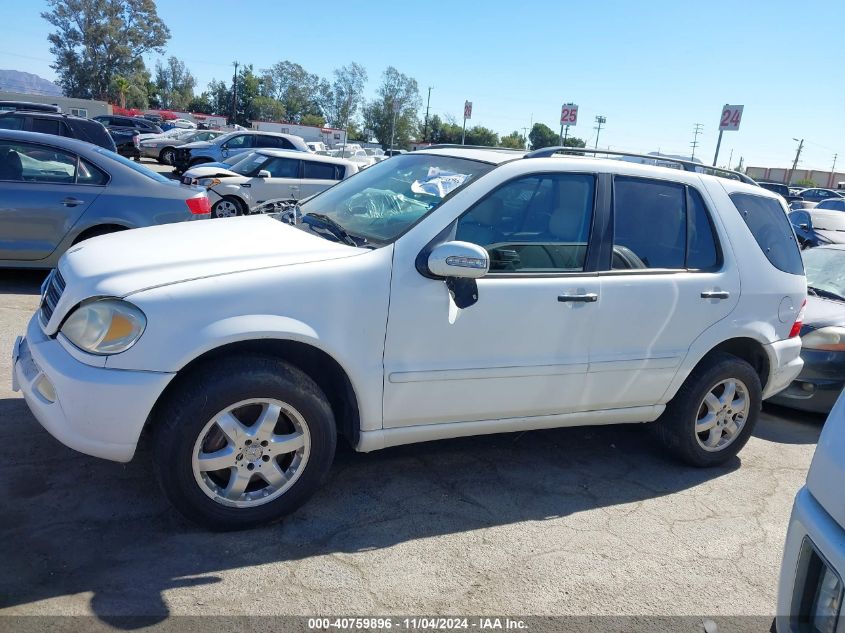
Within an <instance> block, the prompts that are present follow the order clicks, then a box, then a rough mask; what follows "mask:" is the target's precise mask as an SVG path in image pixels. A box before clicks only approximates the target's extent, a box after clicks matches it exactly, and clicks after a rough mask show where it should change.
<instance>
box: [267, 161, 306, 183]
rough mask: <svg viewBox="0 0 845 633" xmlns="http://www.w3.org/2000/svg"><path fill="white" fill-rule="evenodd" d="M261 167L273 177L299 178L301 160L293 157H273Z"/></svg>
mask: <svg viewBox="0 0 845 633" xmlns="http://www.w3.org/2000/svg"><path fill="white" fill-rule="evenodd" d="M261 169H263V170H267V171H269V172H270V176H271V177H272V178H299V161H298V160H294V159H292V158H271V159H270V160H269V161H268V162H267V163H265V164H264V166H263V167H262V168H261Z"/></svg>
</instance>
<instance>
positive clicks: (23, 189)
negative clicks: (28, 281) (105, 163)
mask: <svg viewBox="0 0 845 633" xmlns="http://www.w3.org/2000/svg"><path fill="white" fill-rule="evenodd" d="M105 180H106V176H105V174H103V173H102V172H100V171H99V170H97V169H96V168H95V167H93V166H92V165H88V164H86V163H85V162H84V161H82V162H80V163H79V164H78V163H77V157H76V156H75V155H74V154H71V153H69V152H66V151H64V150H60V149H57V148H54V147H51V146H48V145H37V144H34V143H21V142H17V141H3V142H2V143H0V260H26V261H37V260H40V259H44V258H46V257H48V256H49V255H50V254H51V253H52V252H53V251H54V250H56V247H57V246H58V245H59V243H60V242H61V241H62V239H64V237H65V235H67V233H68V231H69V230H70V229H71V227H72V226H73V225H74V224H75V223H76V221H77V220H78V219H79V218H80V217H81V216H82V214H83V213H85V210H86V209H87V208H88V207H89V206H90V204H91V203H92V202H93V201H94V200H95V199H96V198H97V196H99V195H100V192H101V191H102V185H104V184H105Z"/></svg>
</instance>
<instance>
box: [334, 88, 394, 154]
mask: <svg viewBox="0 0 845 633" xmlns="http://www.w3.org/2000/svg"><path fill="white" fill-rule="evenodd" d="M351 110H352V95H349V97H348V98H347V99H346V124H345V125H344V127H343V149H341V150H340V157H341V158H343V157H344V156H345V155H346V146H347V145H349V115H350V114H352V112H351ZM393 117H394V120H395V119H396V115H395V114H394V115H393ZM392 144H393V141H391V145H392Z"/></svg>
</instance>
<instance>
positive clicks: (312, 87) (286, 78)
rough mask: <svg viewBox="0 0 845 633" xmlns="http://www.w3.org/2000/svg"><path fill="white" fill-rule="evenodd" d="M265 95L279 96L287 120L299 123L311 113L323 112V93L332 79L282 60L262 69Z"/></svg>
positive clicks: (276, 97)
mask: <svg viewBox="0 0 845 633" xmlns="http://www.w3.org/2000/svg"><path fill="white" fill-rule="evenodd" d="M261 81H262V94H263V95H265V96H268V97H272V98H274V99H277V100H278V101H279V102H280V103H281V104H282V107H283V108H284V110H285V116H286V118H287V120H289V121H291V122H293V123H299V122H301V120H302V117H303V116H305V115H307V114H318V115H320V114H322V109H321V107H320V96H321V95H322V94H324V93H325V92H327V91H328V90H329V86H328V82H326V81H325V80H324V79H323V80H321V79H320V78H319V77H318V76H317V75H313V74H311V73H309V72H308V71H306V70H305V69H304V68H303V67H302V66H300V65H299V64H296V63H294V62H291V61H287V60H285V61H281V62H277V63H275V64H273V66H271V67H270V68H269V69H267V70H264V71H262V77H261Z"/></svg>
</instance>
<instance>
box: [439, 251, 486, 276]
mask: <svg viewBox="0 0 845 633" xmlns="http://www.w3.org/2000/svg"><path fill="white" fill-rule="evenodd" d="M428 269H429V271H431V274H432V275H435V276H436V277H445V278H447V279H448V278H449V277H452V278H456V279H478V278H479V277H483V276H484V275H486V274H487V272H488V271H489V270H490V255H489V254H488V253H487V251H486V250H485V249H484V248H482V247H481V246H478V245H477V244H471V243H470V242H446V243H445V244H440V245H439V246H435V247H434V249H433V250H432V251H431V253H429V255H428Z"/></svg>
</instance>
